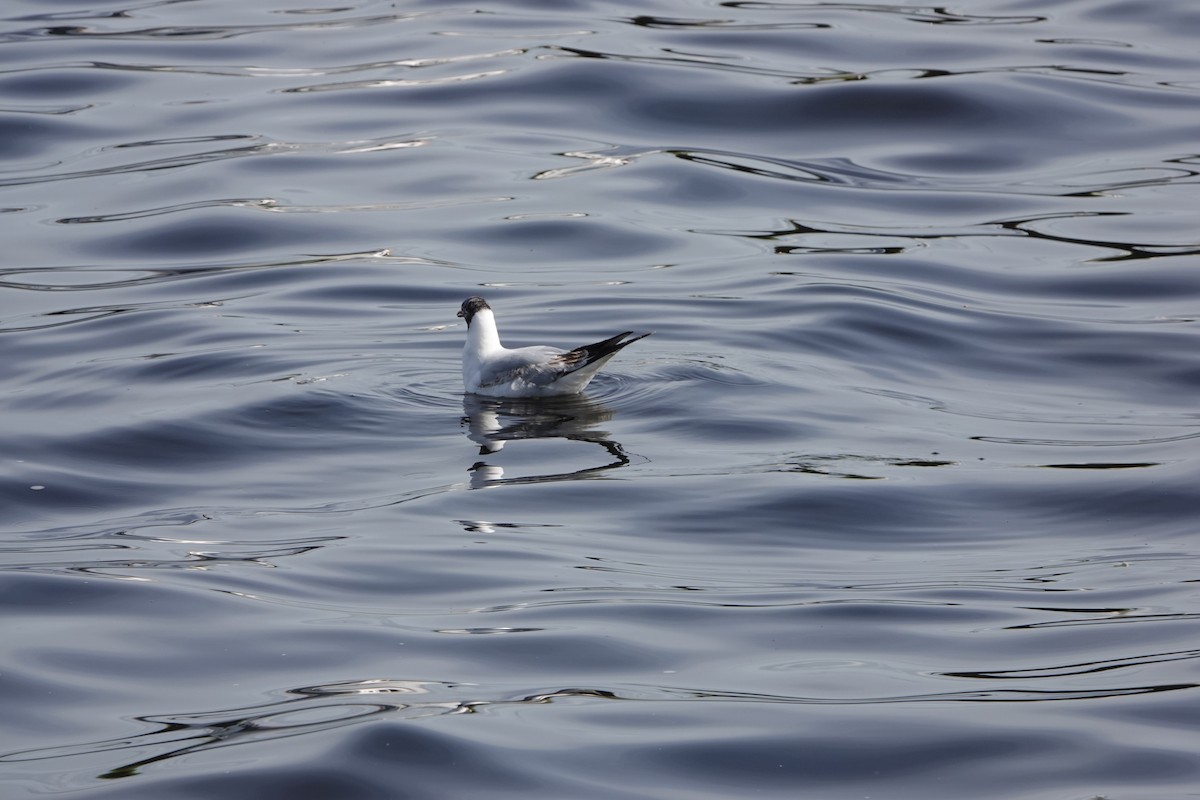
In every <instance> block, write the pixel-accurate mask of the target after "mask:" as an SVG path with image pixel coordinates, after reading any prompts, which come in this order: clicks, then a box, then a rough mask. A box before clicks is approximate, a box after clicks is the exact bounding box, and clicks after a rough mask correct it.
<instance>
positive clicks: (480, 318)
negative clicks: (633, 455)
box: [458, 297, 650, 397]
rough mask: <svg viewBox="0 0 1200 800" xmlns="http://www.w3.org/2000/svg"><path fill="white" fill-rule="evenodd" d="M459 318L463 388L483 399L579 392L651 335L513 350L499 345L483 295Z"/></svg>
mask: <svg viewBox="0 0 1200 800" xmlns="http://www.w3.org/2000/svg"><path fill="white" fill-rule="evenodd" d="M458 316H460V317H462V318H463V319H464V320H466V321H467V343H466V345H465V346H464V347H463V361H462V373H463V386H464V387H466V390H467V391H468V392H469V393H471V394H478V395H483V396H485V397H555V396H559V395H565V394H578V393H579V392H582V391H583V387H585V386H587V385H588V383H590V382H591V380H592V378H594V377H595V376H596V373H597V372H599V371H600V368H601V367H603V366H604V365H605V364H607V363H608V360H609V359H610V358H612V357H613V356H615V355H616V354H617V353H618V352H620V350H621V348H623V347H625V345H628V344H633V343H634V342H636V341H637V340H638V339H643V338H645V337H647V336H649V335H650V334H649V333H638V334H635V333H633V332H632V331H625V332H624V333H618V334H617V335H616V336H614V337H612V338H611V339H605V340H604V341H602V342H596V343H595V344H589V345H584V346H583V347H576V348H575V349H574V350H560V349H558V348H557V347H547V346H546V345H535V346H533V347H518V348H515V349H513V350H510V349H508V348H507V347H505V346H504V345H502V344H500V333H499V332H498V331H497V330H496V317H495V315H494V314H493V313H492V307H491V306H489V305H488V304H487V300H484V299H483V298H482V297H468V298H467V299H466V300H464V301H463V304H462V308H461V309H460V310H459V312H458Z"/></svg>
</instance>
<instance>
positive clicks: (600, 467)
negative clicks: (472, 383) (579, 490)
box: [462, 394, 632, 489]
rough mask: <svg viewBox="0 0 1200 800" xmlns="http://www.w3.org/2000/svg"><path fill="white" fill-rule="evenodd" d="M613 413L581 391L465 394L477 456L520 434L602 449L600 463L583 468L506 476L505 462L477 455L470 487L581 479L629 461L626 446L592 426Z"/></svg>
mask: <svg viewBox="0 0 1200 800" xmlns="http://www.w3.org/2000/svg"><path fill="white" fill-rule="evenodd" d="M614 413H615V412H614V411H613V410H612V409H611V408H609V407H608V406H605V405H604V404H603V403H600V402H597V401H595V400H589V399H588V398H586V397H583V396H574V397H564V398H547V399H538V400H525V399H501V398H491V397H479V396H477V395H472V394H467V395H463V418H462V424H463V426H465V427H466V429H467V431H466V432H467V438H468V439H470V440H471V441H472V442H474V443H475V444H477V445H479V455H481V456H490V455H495V454H496V453H499V452H500V451H501V450H503V449H504V446H505V445H506V444H507V443H509V442H512V441H517V440H521V439H568V440H571V441H576V442H588V443H590V444H594V445H596V446H597V447H598V448H600V449H601V450H603V452H604V454H605V455H604V461H603V463H600V464H596V465H593V466H590V467H584V468H583V469H578V470H573V471H570V472H553V473H546V474H542V475H530V476H525V477H520V478H505V477H504V468H503V467H501V466H498V465H495V464H489V463H487V462H486V461H483V460H480V461H477V462H475V464H474V465H472V466H471V469H470V470H469V471H470V473H471V484H470V485H471V488H472V489H482V488H485V487H488V486H496V485H499V484H518V483H548V482H551V481H564V480H585V479H588V478H596V477H600V476H601V475H602V474H603V473H605V472H608V471H609V470H613V469H617V468H619V467H624V466H628V465H629V464H630V463H632V459H631V458H630V456H629V455H628V454H627V453H626V452H625V450H624V448H623V447H621V445H620V444H619V443H617V442H614V441H613V440H612V439H610V438H609V433H608V431H602V430H595V426H596V425H599V424H601V423H603V422H607V421H608V420H610V419H612V418H613V415H614Z"/></svg>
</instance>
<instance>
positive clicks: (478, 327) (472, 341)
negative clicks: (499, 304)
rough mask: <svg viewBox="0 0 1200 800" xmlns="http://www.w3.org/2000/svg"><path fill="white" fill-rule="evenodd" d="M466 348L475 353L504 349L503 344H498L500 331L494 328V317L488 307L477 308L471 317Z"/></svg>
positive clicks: (482, 353)
mask: <svg viewBox="0 0 1200 800" xmlns="http://www.w3.org/2000/svg"><path fill="white" fill-rule="evenodd" d="M466 349H467V351H468V352H472V353H476V354H477V355H484V354H485V353H492V352H495V351H496V350H503V349H504V345H502V344H500V332H499V331H497V330H496V317H495V315H494V314H492V310H491V309H490V308H481V309H479V310H478V311H476V312H475V316H474V317H472V318H471V324H470V325H469V326H468V330H467V344H466Z"/></svg>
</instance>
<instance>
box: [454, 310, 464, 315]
mask: <svg viewBox="0 0 1200 800" xmlns="http://www.w3.org/2000/svg"><path fill="white" fill-rule="evenodd" d="M462 315H463V313H462V309H459V312H458V313H457V314H455V315H454V316H456V317H462Z"/></svg>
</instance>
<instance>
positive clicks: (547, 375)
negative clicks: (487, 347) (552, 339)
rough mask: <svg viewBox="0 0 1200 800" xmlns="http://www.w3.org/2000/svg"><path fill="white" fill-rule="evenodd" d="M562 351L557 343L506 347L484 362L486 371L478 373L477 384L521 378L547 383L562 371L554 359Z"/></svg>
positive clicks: (530, 381) (537, 383)
mask: <svg viewBox="0 0 1200 800" xmlns="http://www.w3.org/2000/svg"><path fill="white" fill-rule="evenodd" d="M562 355H565V353H564V352H563V351H562V350H560V349H558V348H557V347H545V346H537V347H520V348H517V349H515V350H509V351H508V352H507V353H505V354H504V355H503V356H501V357H499V358H497V359H495V360H494V361H492V362H491V363H489V364H488V369H487V374H485V375H481V376H480V381H479V382H480V385H482V386H499V385H502V384H506V383H513V382H514V381H522V382H524V383H529V384H532V385H534V386H547V385H549V384H551V383H554V381H556V380H558V378H559V376H561V375H562V374H563V371H562V368H561V367H560V366H559V365H558V363H557V362H556V361H555V359H556V358H558V357H559V356H562Z"/></svg>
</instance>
